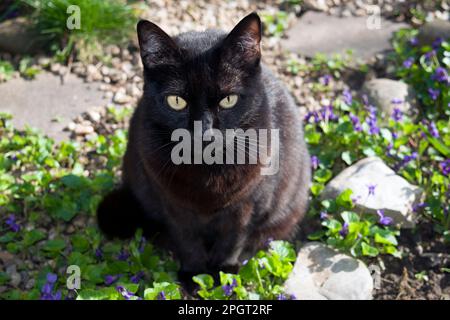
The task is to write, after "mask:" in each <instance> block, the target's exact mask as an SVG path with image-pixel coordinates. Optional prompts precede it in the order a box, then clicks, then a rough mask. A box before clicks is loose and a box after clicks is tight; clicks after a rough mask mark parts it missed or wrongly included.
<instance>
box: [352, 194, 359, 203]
mask: <svg viewBox="0 0 450 320" xmlns="http://www.w3.org/2000/svg"><path fill="white" fill-rule="evenodd" d="M359 200H361V196H360V195H357V196H355V197H352V202H353V203H357V202H358V201H359Z"/></svg>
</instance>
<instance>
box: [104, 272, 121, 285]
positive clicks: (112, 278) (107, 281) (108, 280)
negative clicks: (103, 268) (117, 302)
mask: <svg viewBox="0 0 450 320" xmlns="http://www.w3.org/2000/svg"><path fill="white" fill-rule="evenodd" d="M121 276H122V275H121V274H116V275H106V276H105V284H106V285H107V286H109V285H112V284H113V283H114V282H116V281H117V280H119V278H120V277H121Z"/></svg>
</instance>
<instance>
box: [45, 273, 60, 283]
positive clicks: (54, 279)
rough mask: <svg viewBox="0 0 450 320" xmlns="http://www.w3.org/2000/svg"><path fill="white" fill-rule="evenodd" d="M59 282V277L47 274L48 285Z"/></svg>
mask: <svg viewBox="0 0 450 320" xmlns="http://www.w3.org/2000/svg"><path fill="white" fill-rule="evenodd" d="M57 280H58V276H57V275H56V274H54V273H51V272H49V273H47V282H48V283H52V284H53V283H55V282H56V281H57Z"/></svg>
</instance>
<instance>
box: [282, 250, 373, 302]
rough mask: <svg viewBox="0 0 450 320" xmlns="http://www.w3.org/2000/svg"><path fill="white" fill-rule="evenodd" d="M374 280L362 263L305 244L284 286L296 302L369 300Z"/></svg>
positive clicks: (334, 252)
mask: <svg viewBox="0 0 450 320" xmlns="http://www.w3.org/2000/svg"><path fill="white" fill-rule="evenodd" d="M372 290H373V279H372V277H371V275H370V271H369V269H368V268H367V267H366V266H365V264H364V263H363V262H361V261H359V260H357V259H354V258H352V257H350V256H347V255H345V254H342V253H339V252H337V251H336V250H334V249H332V248H330V247H328V246H327V245H325V244H322V243H319V242H311V243H308V244H306V245H304V246H303V247H302V248H301V249H300V251H299V253H298V256H297V261H296V262H295V265H294V269H293V271H292V273H291V274H290V275H289V278H288V280H287V281H286V283H285V291H286V293H287V294H290V295H294V296H295V298H296V299H298V300H370V299H372Z"/></svg>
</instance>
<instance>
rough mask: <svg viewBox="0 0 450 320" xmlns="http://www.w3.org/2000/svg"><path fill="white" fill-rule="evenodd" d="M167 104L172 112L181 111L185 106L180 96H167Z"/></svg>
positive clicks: (184, 101) (185, 103)
mask: <svg viewBox="0 0 450 320" xmlns="http://www.w3.org/2000/svg"><path fill="white" fill-rule="evenodd" d="M166 99H167V104H168V105H169V106H170V107H171V108H172V109H174V110H183V109H184V108H186V106H187V102H186V100H184V99H183V98H182V97H180V96H167V98H166Z"/></svg>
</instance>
